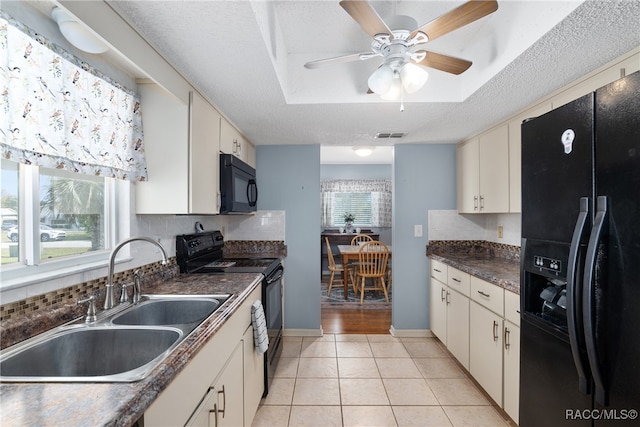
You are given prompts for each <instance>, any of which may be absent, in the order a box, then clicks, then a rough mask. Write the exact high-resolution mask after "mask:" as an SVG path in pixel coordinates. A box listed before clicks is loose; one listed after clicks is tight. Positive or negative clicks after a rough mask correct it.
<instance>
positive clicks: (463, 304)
mask: <svg viewBox="0 0 640 427" xmlns="http://www.w3.org/2000/svg"><path fill="white" fill-rule="evenodd" d="M447 297H448V298H449V300H448V305H447V308H448V310H447V348H448V349H449V351H450V352H451V353H452V354H453V355H454V356H455V357H456V359H458V361H459V362H460V363H461V364H462V366H464V367H465V368H467V369H469V298H467V297H466V296H464V295H462V294H459V293H458V292H456V291H454V290H451V291H449V294H448V295H447Z"/></svg>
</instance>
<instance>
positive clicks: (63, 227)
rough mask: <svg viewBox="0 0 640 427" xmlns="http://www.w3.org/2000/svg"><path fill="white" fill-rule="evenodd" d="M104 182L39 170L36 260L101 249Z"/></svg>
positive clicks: (103, 228)
mask: <svg viewBox="0 0 640 427" xmlns="http://www.w3.org/2000/svg"><path fill="white" fill-rule="evenodd" d="M104 204H105V179H104V178H101V177H91V176H84V175H78V174H71V173H69V172H65V171H58V170H53V169H45V168H41V172H40V232H39V233H40V259H41V260H42V261H46V260H48V259H52V258H58V257H63V256H68V255H75V254H81V253H85V252H90V251H96V250H100V249H104V247H105V214H104V212H105V205H104Z"/></svg>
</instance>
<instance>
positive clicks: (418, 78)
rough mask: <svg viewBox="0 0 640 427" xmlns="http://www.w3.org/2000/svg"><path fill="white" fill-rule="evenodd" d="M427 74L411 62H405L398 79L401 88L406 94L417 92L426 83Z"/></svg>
mask: <svg viewBox="0 0 640 427" xmlns="http://www.w3.org/2000/svg"><path fill="white" fill-rule="evenodd" d="M428 78H429V73H428V72H427V70H425V69H424V68H422V67H420V66H419V65H416V64H414V63H412V62H407V63H406V64H404V65H403V66H402V68H401V69H400V79H401V80H402V86H403V87H404V91H405V92H407V93H413V92H415V91H417V90H419V89H420V88H421V87H422V86H424V84H425V83H426V82H427V79H428Z"/></svg>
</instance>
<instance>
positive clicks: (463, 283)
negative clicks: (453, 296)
mask: <svg viewBox="0 0 640 427" xmlns="http://www.w3.org/2000/svg"><path fill="white" fill-rule="evenodd" d="M447 277H448V279H449V280H448V281H447V284H448V285H449V287H450V288H451V289H455V290H456V291H458V292H460V293H461V294H462V295H466V296H469V293H470V290H471V275H470V274H469V273H464V272H462V271H460V270H458V269H455V268H453V267H449V268H448V270H447Z"/></svg>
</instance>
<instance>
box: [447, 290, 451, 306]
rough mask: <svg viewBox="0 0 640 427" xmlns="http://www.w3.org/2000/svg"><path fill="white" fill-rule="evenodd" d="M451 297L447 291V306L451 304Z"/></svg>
mask: <svg viewBox="0 0 640 427" xmlns="http://www.w3.org/2000/svg"><path fill="white" fill-rule="evenodd" d="M449 295H451V292H449V291H447V304H451V300H450V299H449Z"/></svg>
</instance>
